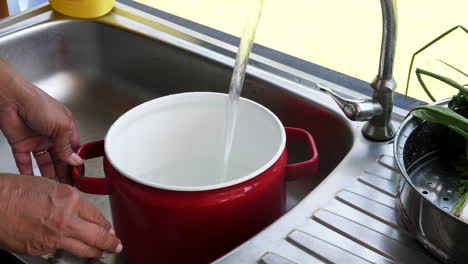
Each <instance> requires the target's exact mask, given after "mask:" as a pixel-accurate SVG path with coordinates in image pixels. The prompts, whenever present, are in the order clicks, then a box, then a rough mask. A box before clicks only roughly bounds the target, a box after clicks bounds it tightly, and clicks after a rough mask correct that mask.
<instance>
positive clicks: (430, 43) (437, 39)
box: [405, 25, 468, 100]
mask: <svg viewBox="0 0 468 264" xmlns="http://www.w3.org/2000/svg"><path fill="white" fill-rule="evenodd" d="M458 28H460V29H461V30H463V31H464V32H465V33H467V34H468V29H467V28H465V27H463V26H462V25H458V26H455V27H453V28H451V29H449V30H447V31H446V32H444V33H442V34H441V35H440V36H438V37H437V38H435V39H433V40H432V41H431V42H429V43H427V44H426V45H424V47H422V48H420V49H419V50H418V51H416V52H415V53H414V54H413V56H412V57H411V62H410V66H409V69H408V77H407V78H406V89H405V100H406V97H407V96H408V89H409V83H410V80H411V71H412V70H413V64H414V61H415V59H416V56H417V55H418V54H419V53H421V52H423V51H424V50H426V49H427V48H429V47H430V46H432V45H433V44H434V43H436V42H438V41H439V40H441V39H443V38H444V37H445V36H447V35H449V34H450V33H452V32H453V31H454V30H456V29H458Z"/></svg>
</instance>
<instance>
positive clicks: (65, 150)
mask: <svg viewBox="0 0 468 264" xmlns="http://www.w3.org/2000/svg"><path fill="white" fill-rule="evenodd" d="M73 127H74V126H73V125H70V124H67V125H65V126H62V127H60V128H57V132H56V133H55V134H54V136H53V141H54V143H55V146H54V150H55V152H56V153H57V155H58V157H59V158H60V159H61V160H63V161H64V162H66V163H68V164H70V165H72V166H79V165H81V164H82V163H83V160H82V159H81V158H80V156H78V154H76V153H75V152H74V150H73V148H72V145H71V144H72V142H71V141H72V140H71V138H72V134H73V133H75V132H73V131H72V129H73Z"/></svg>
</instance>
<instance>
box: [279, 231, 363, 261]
mask: <svg viewBox="0 0 468 264" xmlns="http://www.w3.org/2000/svg"><path fill="white" fill-rule="evenodd" d="M287 240H288V241H289V242H290V243H292V244H294V245H295V246H297V247H299V248H301V249H302V250H304V251H306V252H307V253H309V254H311V255H314V256H315V257H316V258H318V259H320V260H322V261H324V262H325V263H355V264H361V263H362V264H366V263H371V262H369V261H367V260H365V259H363V258H361V257H359V256H357V255H355V254H353V253H351V252H349V251H346V250H344V249H342V248H339V247H337V246H335V245H333V244H330V243H328V242H326V241H324V240H322V239H320V238H318V237H316V236H313V235H310V234H307V233H305V232H303V231H300V230H294V231H292V232H291V233H289V235H288V237H287Z"/></svg>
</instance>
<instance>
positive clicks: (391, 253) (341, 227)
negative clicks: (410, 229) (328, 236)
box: [313, 209, 437, 263]
mask: <svg viewBox="0 0 468 264" xmlns="http://www.w3.org/2000/svg"><path fill="white" fill-rule="evenodd" d="M313 219H314V220H316V221H317V222H319V223H321V224H322V225H325V226H327V227H329V228H330V229H332V230H334V231H336V232H337V233H339V234H341V235H343V236H345V237H347V238H349V239H351V240H353V241H355V242H356V243H359V244H361V245H363V246H364V247H367V248H369V249H371V250H373V251H375V252H377V253H378V254H381V255H382V256H384V257H386V258H388V259H390V260H392V261H394V262H397V263H437V261H435V260H434V259H433V258H432V257H431V256H429V255H427V254H425V253H423V252H422V251H420V250H417V249H414V248H409V247H407V246H406V245H404V244H403V243H400V242H399V241H398V240H396V239H394V238H392V237H389V236H388V235H386V234H382V233H379V232H376V231H375V230H372V229H369V228H368V227H366V226H363V225H361V224H359V223H356V222H354V221H352V220H349V219H347V218H345V217H342V216H339V215H336V214H334V213H332V212H329V211H326V210H323V209H320V210H318V211H316V212H315V214H314V215H313Z"/></svg>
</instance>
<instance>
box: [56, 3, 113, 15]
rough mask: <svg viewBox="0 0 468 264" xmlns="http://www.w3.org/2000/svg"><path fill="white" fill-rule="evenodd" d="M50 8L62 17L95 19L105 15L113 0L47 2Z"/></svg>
mask: <svg viewBox="0 0 468 264" xmlns="http://www.w3.org/2000/svg"><path fill="white" fill-rule="evenodd" d="M49 3H50V5H51V6H52V8H53V9H54V10H55V11H57V12H59V13H61V14H64V15H67V16H71V17H76V18H96V17H100V16H103V15H105V14H107V13H108V12H109V11H111V10H112V8H113V7H114V3H115V0H49Z"/></svg>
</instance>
